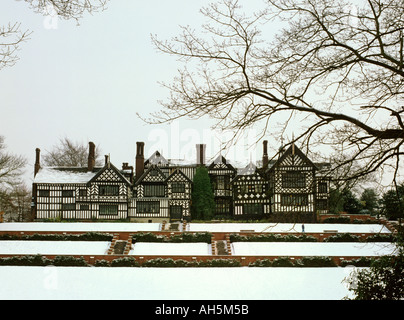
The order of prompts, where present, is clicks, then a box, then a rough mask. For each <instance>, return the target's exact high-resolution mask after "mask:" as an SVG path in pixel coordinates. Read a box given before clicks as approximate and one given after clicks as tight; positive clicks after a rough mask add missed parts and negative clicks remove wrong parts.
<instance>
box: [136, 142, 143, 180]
mask: <svg viewBox="0 0 404 320" xmlns="http://www.w3.org/2000/svg"><path fill="white" fill-rule="evenodd" d="M135 165H136V167H135V179H136V181H137V180H138V179H139V178H140V177H141V175H142V174H143V172H144V142H136V164H135Z"/></svg>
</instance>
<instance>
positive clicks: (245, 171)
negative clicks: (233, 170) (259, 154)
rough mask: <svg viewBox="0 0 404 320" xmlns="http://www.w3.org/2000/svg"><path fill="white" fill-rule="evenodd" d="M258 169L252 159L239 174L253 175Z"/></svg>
mask: <svg viewBox="0 0 404 320" xmlns="http://www.w3.org/2000/svg"><path fill="white" fill-rule="evenodd" d="M256 171H257V166H256V165H255V164H254V163H252V161H251V162H250V163H249V164H248V165H247V166H246V167H245V168H244V169H242V170H241V171H240V172H239V173H238V175H240V176H247V175H252V174H255V172H256Z"/></svg>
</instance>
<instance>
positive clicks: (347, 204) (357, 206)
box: [342, 189, 362, 214]
mask: <svg viewBox="0 0 404 320" xmlns="http://www.w3.org/2000/svg"><path fill="white" fill-rule="evenodd" d="M342 197H343V199H344V211H346V212H348V213H349V214H358V213H359V212H360V211H361V210H362V205H361V203H360V202H359V200H358V198H356V196H355V195H354V194H353V193H352V192H351V190H347V189H345V190H344V191H342Z"/></svg>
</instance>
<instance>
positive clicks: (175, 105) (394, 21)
mask: <svg viewBox="0 0 404 320" xmlns="http://www.w3.org/2000/svg"><path fill="white" fill-rule="evenodd" d="M265 3H266V5H267V6H266V7H265V8H264V9H263V10H261V11H259V12H257V13H255V14H251V15H249V16H247V15H246V14H245V13H243V10H242V8H241V7H240V6H239V4H238V1H235V0H223V1H221V2H220V3H218V4H212V5H210V6H208V7H205V8H203V9H201V13H202V14H203V15H204V16H205V17H206V18H207V23H206V24H205V25H203V26H202V28H201V29H197V30H202V32H203V34H202V35H199V34H198V32H197V31H196V30H194V29H192V28H191V27H182V34H180V35H179V36H177V37H175V38H173V39H171V40H169V41H167V40H166V41H164V40H160V39H158V38H157V37H156V36H153V41H154V43H155V45H156V47H157V48H158V49H159V50H160V51H162V52H164V53H168V54H170V55H173V56H176V57H178V58H179V59H180V61H183V62H184V63H185V64H186V66H185V67H184V68H183V69H182V70H181V71H179V75H178V76H177V77H176V78H175V79H174V81H173V82H172V83H171V84H165V86H166V87H167V88H168V89H169V90H170V92H171V96H170V98H169V99H168V100H167V101H166V102H164V103H162V106H163V108H162V109H161V110H160V111H159V112H157V113H154V114H152V115H151V117H150V118H148V119H145V121H147V122H149V123H164V122H168V121H172V120H174V119H177V118H181V117H189V118H193V119H197V118H200V117H202V116H208V117H210V118H212V119H214V120H215V123H216V126H217V127H218V128H222V129H231V130H233V131H235V132H236V135H237V134H239V133H241V132H242V131H243V130H244V129H246V128H249V127H250V126H253V125H254V126H256V125H257V124H261V125H262V127H263V129H262V135H268V134H270V135H271V136H272V137H274V138H275V139H276V138H278V139H279V138H280V135H281V134H282V132H283V131H284V130H286V129H287V127H288V125H289V123H290V119H292V118H293V117H295V118H296V119H298V120H299V121H300V124H301V125H300V127H299V128H298V127H295V128H294V130H296V131H297V130H299V131H298V132H297V134H296V132H295V137H296V138H295V139H294V141H290V143H292V142H296V141H299V142H300V143H301V145H302V148H305V149H306V150H307V151H309V145H310V146H313V145H314V144H315V143H318V144H321V145H330V146H331V147H332V148H333V149H334V150H335V151H336V154H337V155H338V157H336V158H335V162H334V164H335V165H334V170H340V171H341V169H342V168H344V170H343V172H344V177H343V179H344V180H350V179H356V178H358V177H361V176H364V175H367V174H369V173H372V172H376V171H377V170H379V169H386V168H388V167H390V168H392V170H393V171H394V178H396V177H397V175H398V168H399V165H400V162H401V157H402V155H403V149H402V144H403V142H404V140H403V138H404V123H403V119H402V114H403V112H404V104H403V94H404V87H403V85H404V69H403V68H404V41H403V31H404V30H403V29H404V3H403V1H402V0H366V1H363V2H362V6H356V5H354V4H353V3H351V2H349V1H344V0H342V1H334V0H302V1H298V2H296V1H293V0H267V1H265ZM275 23H281V26H282V27H283V28H282V29H281V30H280V31H279V32H278V34H277V35H276V36H272V37H271V38H268V35H267V34H266V32H268V30H271V28H273V27H274V24H275ZM279 116H282V118H280V117H279ZM279 119H281V120H279ZM277 121H281V124H282V126H281V128H278V127H277V126H276V123H277ZM337 160H338V161H337ZM346 168H348V169H349V170H348V169H346Z"/></svg>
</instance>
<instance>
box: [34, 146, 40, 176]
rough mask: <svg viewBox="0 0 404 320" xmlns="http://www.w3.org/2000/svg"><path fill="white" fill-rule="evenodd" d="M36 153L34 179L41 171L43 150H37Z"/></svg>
mask: <svg viewBox="0 0 404 320" xmlns="http://www.w3.org/2000/svg"><path fill="white" fill-rule="evenodd" d="M35 152H36V155H35V166H34V177H35V176H36V174H37V173H38V171H39V169H40V168H41V165H40V157H41V149H39V148H36V149H35Z"/></svg>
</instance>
